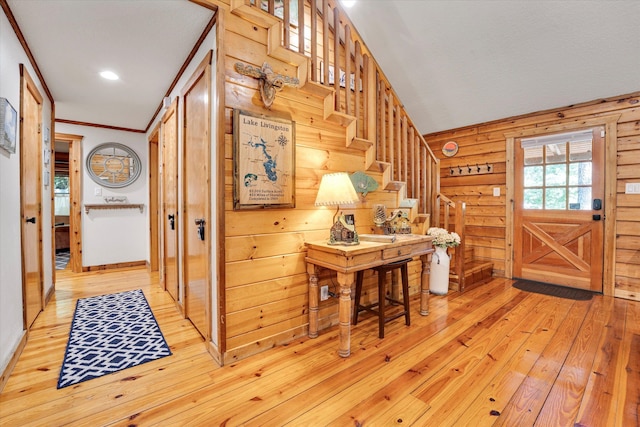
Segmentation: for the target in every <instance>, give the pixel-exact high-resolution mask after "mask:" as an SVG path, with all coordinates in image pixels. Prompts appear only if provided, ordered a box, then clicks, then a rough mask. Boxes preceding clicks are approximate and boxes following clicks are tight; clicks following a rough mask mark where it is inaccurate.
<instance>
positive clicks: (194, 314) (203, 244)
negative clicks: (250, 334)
mask: <svg viewBox="0 0 640 427" xmlns="http://www.w3.org/2000/svg"><path fill="white" fill-rule="evenodd" d="M210 87H211V54H208V55H207V57H206V58H205V60H204V61H203V62H202V63H201V64H200V65H199V66H198V69H197V70H196V71H195V73H194V74H193V76H191V78H190V79H189V81H188V82H187V84H186V86H185V88H184V89H183V92H182V99H183V105H184V115H183V121H184V122H183V123H184V125H183V128H184V130H183V131H184V138H183V141H184V147H183V149H184V151H183V153H184V154H183V158H184V165H183V177H184V192H183V203H184V205H183V206H184V215H183V221H184V222H183V224H184V225H183V230H184V232H183V236H184V263H183V264H184V269H185V271H184V281H185V306H186V307H185V312H186V315H187V318H189V319H190V320H191V322H192V323H193V324H194V325H195V327H196V328H197V329H198V331H200V333H201V334H202V336H203V337H204V338H205V339H206V340H207V341H208V340H209V339H210V337H211V284H210V279H209V278H210V273H209V263H210V261H211V255H210V254H211V239H210V236H211V233H210V230H211V219H210V216H211V215H210V211H211V209H210V208H211V200H210V194H211V182H210V181H211V180H210V178H211V171H210V163H211V150H210V145H211V131H210V129H211V126H210V124H211V104H210V102H209V100H210V99H211V90H210Z"/></svg>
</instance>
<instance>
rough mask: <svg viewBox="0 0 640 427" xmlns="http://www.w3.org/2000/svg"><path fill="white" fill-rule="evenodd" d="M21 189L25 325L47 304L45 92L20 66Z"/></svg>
mask: <svg viewBox="0 0 640 427" xmlns="http://www.w3.org/2000/svg"><path fill="white" fill-rule="evenodd" d="M20 74H21V90H20V92H21V93H20V98H21V102H20V122H21V132H20V136H21V139H20V190H21V202H20V203H21V216H22V230H21V236H22V268H23V271H22V294H23V302H24V322H25V329H29V328H30V327H31V325H32V324H33V322H34V320H35V319H36V317H37V316H38V314H39V313H40V312H41V311H42V309H43V308H44V289H43V280H42V215H41V201H42V193H41V189H40V188H41V187H40V185H41V179H40V177H41V175H42V166H41V165H42V143H41V128H42V96H41V95H40V92H39V91H38V89H37V87H36V85H35V83H34V82H33V80H32V79H31V77H30V76H29V74H28V73H27V70H26V69H24V67H23V66H21V67H20Z"/></svg>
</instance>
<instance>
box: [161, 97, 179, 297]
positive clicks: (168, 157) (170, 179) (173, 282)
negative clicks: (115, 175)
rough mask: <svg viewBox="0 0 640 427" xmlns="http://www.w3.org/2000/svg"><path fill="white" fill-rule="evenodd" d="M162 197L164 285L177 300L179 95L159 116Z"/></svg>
mask: <svg viewBox="0 0 640 427" xmlns="http://www.w3.org/2000/svg"><path fill="white" fill-rule="evenodd" d="M162 200H163V204H162V206H163V208H162V230H163V236H164V244H163V251H162V252H163V253H162V256H163V265H164V275H163V279H164V288H165V289H166V290H167V292H169V295H171V296H172V297H173V299H174V301H176V302H178V301H179V300H180V296H179V295H180V294H179V291H178V274H179V271H178V224H179V221H178V98H176V99H175V100H174V101H173V103H172V104H171V106H170V107H169V109H168V110H167V111H166V112H165V113H164V116H163V117H162Z"/></svg>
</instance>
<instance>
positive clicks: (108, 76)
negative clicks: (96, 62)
mask: <svg viewBox="0 0 640 427" xmlns="http://www.w3.org/2000/svg"><path fill="white" fill-rule="evenodd" d="M100 77H102V78H103V79H107V80H118V79H119V78H120V77H118V75H117V74H116V73H114V72H113V71H102V72H101V73H100Z"/></svg>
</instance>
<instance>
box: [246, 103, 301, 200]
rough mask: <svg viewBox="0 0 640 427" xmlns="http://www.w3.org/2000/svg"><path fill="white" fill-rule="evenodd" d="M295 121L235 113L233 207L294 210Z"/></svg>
mask: <svg viewBox="0 0 640 427" xmlns="http://www.w3.org/2000/svg"><path fill="white" fill-rule="evenodd" d="M295 145H296V144H295V122H293V121H291V120H287V119H282V118H277V117H267V116H265V115H262V114H253V113H249V112H246V111H242V110H234V111H233V189H234V191H233V192H234V195H233V208H234V209H236V210H239V209H266V208H294V207H295V171H296V167H295V166H296V165H295V158H296V157H295Z"/></svg>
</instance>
